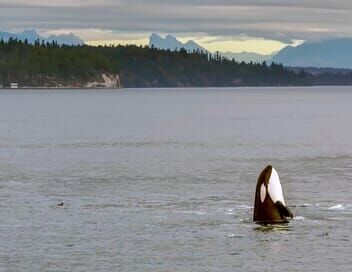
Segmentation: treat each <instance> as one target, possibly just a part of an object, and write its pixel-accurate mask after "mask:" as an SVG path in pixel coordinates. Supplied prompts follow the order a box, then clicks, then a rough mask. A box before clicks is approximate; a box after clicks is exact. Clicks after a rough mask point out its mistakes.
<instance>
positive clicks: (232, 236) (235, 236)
mask: <svg viewBox="0 0 352 272" xmlns="http://www.w3.org/2000/svg"><path fill="white" fill-rule="evenodd" d="M226 237H227V238H244V236H242V235H236V234H233V233H232V234H227V235H226Z"/></svg>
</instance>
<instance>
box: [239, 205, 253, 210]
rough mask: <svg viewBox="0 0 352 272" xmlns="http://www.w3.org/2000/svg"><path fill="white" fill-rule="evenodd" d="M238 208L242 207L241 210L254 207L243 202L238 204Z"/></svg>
mask: <svg viewBox="0 0 352 272" xmlns="http://www.w3.org/2000/svg"><path fill="white" fill-rule="evenodd" d="M238 209H240V210H251V209H253V207H252V206H248V205H243V204H241V205H238Z"/></svg>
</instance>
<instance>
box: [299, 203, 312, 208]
mask: <svg viewBox="0 0 352 272" xmlns="http://www.w3.org/2000/svg"><path fill="white" fill-rule="evenodd" d="M312 206H313V205H312V204H310V203H303V204H300V205H297V207H300V208H307V207H312Z"/></svg>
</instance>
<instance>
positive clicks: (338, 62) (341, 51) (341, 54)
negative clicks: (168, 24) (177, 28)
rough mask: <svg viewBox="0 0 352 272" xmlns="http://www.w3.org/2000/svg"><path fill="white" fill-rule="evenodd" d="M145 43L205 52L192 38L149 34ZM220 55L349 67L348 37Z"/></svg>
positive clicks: (351, 42)
mask: <svg viewBox="0 0 352 272" xmlns="http://www.w3.org/2000/svg"><path fill="white" fill-rule="evenodd" d="M149 46H153V47H155V48H158V49H170V50H177V49H181V48H185V49H186V50H187V51H188V52H193V51H197V50H199V51H203V52H208V53H211V52H209V51H208V50H206V49H205V48H203V47H201V46H200V45H198V44H197V43H195V42H194V41H192V40H190V41H188V42H186V43H182V42H180V41H179V40H177V38H175V37H174V36H172V35H167V36H166V37H165V38H162V37H160V36H159V35H157V34H152V35H151V37H150V41H149ZM219 54H220V55H221V56H224V57H226V58H228V59H232V58H234V59H235V60H236V61H240V62H241V61H244V62H247V63H248V62H251V61H253V62H260V63H261V62H263V61H266V62H267V63H272V62H276V63H282V64H283V65H285V66H290V67H317V68H339V69H340V68H342V69H352V38H336V39H329V40H321V41H315V42H304V43H303V44H301V45H298V46H286V47H284V48H283V49H281V50H280V51H278V52H274V53H272V54H270V55H261V54H257V53H254V52H245V51H244V52H240V53H233V52H219Z"/></svg>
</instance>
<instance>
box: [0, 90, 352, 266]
mask: <svg viewBox="0 0 352 272" xmlns="http://www.w3.org/2000/svg"><path fill="white" fill-rule="evenodd" d="M268 164H272V165H273V166H274V167H275V168H276V169H277V170H278V172H279V175H280V178H281V182H282V186H283V190H284V196H285V199H286V202H287V203H288V205H289V207H290V208H291V210H292V211H293V213H294V215H295V217H294V219H293V220H291V222H290V223H289V224H288V225H284V226H280V227H279V226H276V227H275V226H267V227H263V226H259V225H256V224H254V223H252V212H253V202H254V198H253V197H254V190H255V185H256V179H257V176H258V174H259V172H260V171H261V170H262V169H263V168H264V167H265V166H266V165H268ZM351 197H352V87H313V88H233V89H232V88H229V89H215V88H214V89H212V88H209V89H125V90H3V91H1V92H0V245H1V246H0V271H133V272H137V271H153V272H154V271H270V272H275V271H352V259H351V256H352V243H351V242H352V241H351V240H352V198H351ZM60 203H63V206H58V204H60Z"/></svg>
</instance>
